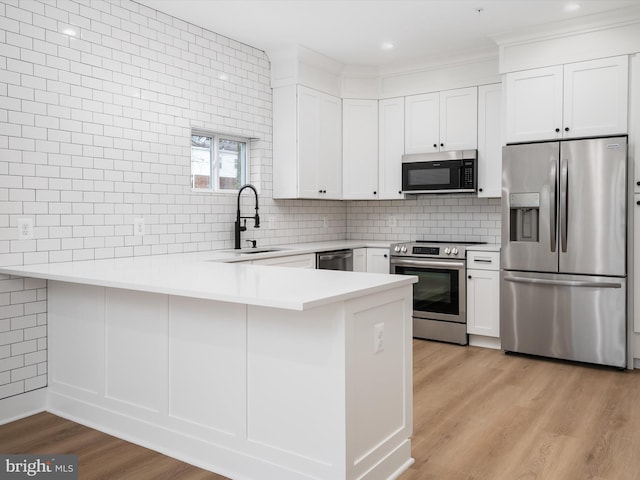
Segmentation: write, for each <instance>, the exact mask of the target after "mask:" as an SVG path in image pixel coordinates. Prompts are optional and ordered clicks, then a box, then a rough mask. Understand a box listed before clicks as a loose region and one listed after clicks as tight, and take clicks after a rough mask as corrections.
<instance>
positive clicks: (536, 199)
mask: <svg viewBox="0 0 640 480" xmlns="http://www.w3.org/2000/svg"><path fill="white" fill-rule="evenodd" d="M509 208H510V211H509V214H510V219H509V226H510V232H509V240H510V241H512V242H537V241H538V231H539V218H540V194H539V193H511V194H509Z"/></svg>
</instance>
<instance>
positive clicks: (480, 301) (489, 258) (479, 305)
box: [467, 251, 500, 348]
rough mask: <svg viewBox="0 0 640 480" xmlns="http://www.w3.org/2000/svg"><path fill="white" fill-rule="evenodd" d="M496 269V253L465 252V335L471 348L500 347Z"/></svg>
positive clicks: (498, 270)
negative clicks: (475, 346)
mask: <svg viewBox="0 0 640 480" xmlns="http://www.w3.org/2000/svg"><path fill="white" fill-rule="evenodd" d="M499 267H500V254H499V252H485V251H477V252H475V251H467V333H469V334H470V335H471V337H470V338H469V343H470V344H471V345H474V344H475V345H478V346H485V347H493V348H500V341H499V338H500V269H499ZM476 335H477V336H479V337H474V336H476ZM482 337H489V338H484V339H483V338H482ZM496 339H497V341H496Z"/></svg>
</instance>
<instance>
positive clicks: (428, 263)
mask: <svg viewBox="0 0 640 480" xmlns="http://www.w3.org/2000/svg"><path fill="white" fill-rule="evenodd" d="M391 264H392V265H395V266H400V267H404V266H407V267H444V268H460V269H462V268H464V262H447V261H442V262H439V261H437V260H409V259H406V258H402V259H397V260H396V259H393V258H392V259H391Z"/></svg>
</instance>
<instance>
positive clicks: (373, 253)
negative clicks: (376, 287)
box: [353, 248, 389, 273]
mask: <svg viewBox="0 0 640 480" xmlns="http://www.w3.org/2000/svg"><path fill="white" fill-rule="evenodd" d="M353 271H354V272H368V273H389V249H388V248H354V249H353Z"/></svg>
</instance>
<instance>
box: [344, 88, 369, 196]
mask: <svg viewBox="0 0 640 480" xmlns="http://www.w3.org/2000/svg"><path fill="white" fill-rule="evenodd" d="M342 174H343V177H342V198H344V199H352V200H367V199H375V198H378V101H377V100H351V99H347V100H343V101H342Z"/></svg>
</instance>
